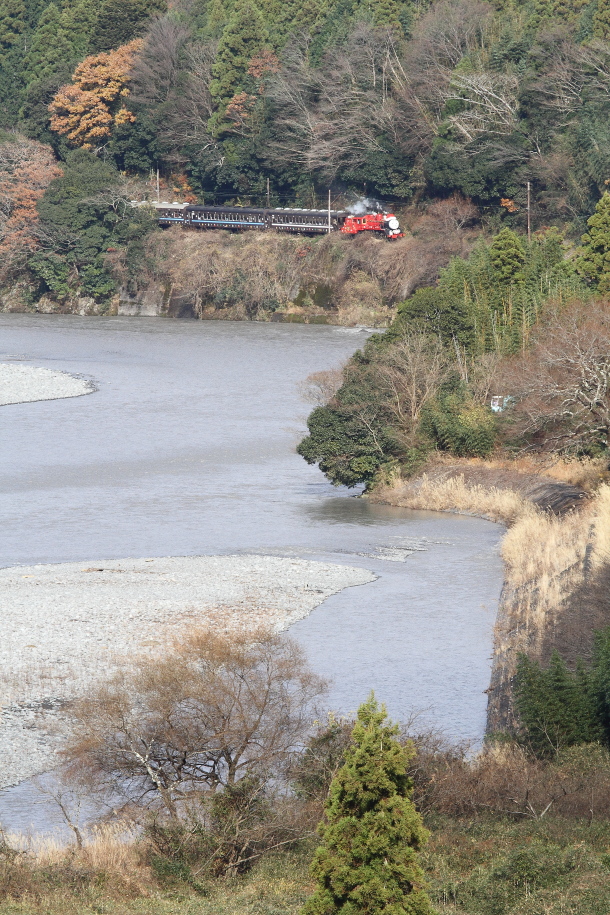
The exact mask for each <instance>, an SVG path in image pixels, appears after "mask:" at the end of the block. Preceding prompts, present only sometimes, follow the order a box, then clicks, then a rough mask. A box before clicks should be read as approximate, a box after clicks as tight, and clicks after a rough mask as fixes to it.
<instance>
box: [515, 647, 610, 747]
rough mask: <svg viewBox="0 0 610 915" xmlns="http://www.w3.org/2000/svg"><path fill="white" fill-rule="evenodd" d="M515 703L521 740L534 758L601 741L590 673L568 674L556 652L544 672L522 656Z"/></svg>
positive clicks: (581, 671) (516, 682)
mask: <svg viewBox="0 0 610 915" xmlns="http://www.w3.org/2000/svg"><path fill="white" fill-rule="evenodd" d="M515 700H516V707H517V711H518V713H519V717H520V720H521V726H522V730H523V736H524V737H525V739H526V741H527V743H528V745H529V746H530V748H531V749H532V750H533V752H534V753H535V754H536V756H540V757H552V756H553V755H554V754H555V753H556V752H557V751H558V750H560V749H561V748H562V747H568V746H573V745H574V744H579V743H592V742H595V741H597V740H600V739H601V737H602V733H601V729H600V723H599V718H598V715H597V711H596V706H595V689H594V683H593V682H592V678H591V676H590V673H589V672H588V671H587V670H586V669H585V668H584V667H583V666H582V665H581V666H579V668H578V670H577V671H576V673H574V674H573V673H571V672H570V671H569V670H568V668H567V666H566V664H565V662H564V661H563V660H562V658H561V657H560V656H559V655H558V654H557V652H553V655H552V656H551V660H550V662H549V666H548V667H547V668H542V667H541V666H540V664H538V663H537V662H536V661H533V660H531V659H530V658H528V657H527V656H526V655H521V657H520V658H519V662H518V665H517V674H516V677H515Z"/></svg>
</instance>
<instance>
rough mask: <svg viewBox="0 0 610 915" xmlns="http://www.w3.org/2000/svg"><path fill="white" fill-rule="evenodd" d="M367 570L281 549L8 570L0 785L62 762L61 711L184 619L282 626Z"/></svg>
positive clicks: (368, 576)
mask: <svg viewBox="0 0 610 915" xmlns="http://www.w3.org/2000/svg"><path fill="white" fill-rule="evenodd" d="M374 580H375V576H374V575H373V574H372V573H371V572H369V571H367V570H366V569H361V568H353V567H349V566H341V565H331V564H327V563H321V562H310V561H305V560H300V559H285V558H280V557H275V556H248V555H245V556H191V557H171V558H156V559H125V560H113V561H107V562H100V561H95V562H81V563H62V564H60V565H41V566H31V567H25V566H22V567H18V568H11V569H2V570H0V606H1V607H2V639H1V640H0V671H1V675H0V683H1V687H2V697H1V705H2V719H1V721H2V724H1V727H0V752H1V753H2V759H3V765H2V771H1V772H0V787H3V786H6V785H10V784H15V783H17V782H18V781H21V780H22V779H24V778H28V777H29V776H31V775H34V774H35V773H38V772H42V771H44V770H45V769H48V768H50V767H52V766H53V765H54V764H55V763H56V761H57V760H56V756H55V753H56V749H57V747H58V745H59V743H60V741H61V737H62V734H63V732H64V730H65V721H64V714H63V711H62V709H63V708H64V707H65V705H66V703H69V701H70V699H71V698H73V697H74V696H76V695H79V694H83V693H84V692H85V691H86V690H87V689H88V688H89V687H90V686H91V685H92V684H93V683H94V682H96V681H98V680H100V679H103V678H105V677H107V676H109V675H110V674H112V672H113V671H114V670H115V669H116V668H117V666H119V665H123V664H125V661H126V660H127V661H136V662H137V657H138V656H139V655H140V654H141V653H142V652H155V651H157V650H161V649H162V648H163V646H164V645H165V644H166V643H167V642H168V640H171V639H172V638H174V637H177V636H179V635H180V633H181V632H183V631H184V630H185V628H188V627H192V626H206V625H207V626H213V627H214V628H217V629H222V630H231V629H233V630H234V629H239V630H242V631H243V630H244V629H245V630H254V629H256V628H259V627H261V626H265V627H270V628H272V629H273V630H275V631H279V630H282V629H286V628H287V627H288V626H289V625H290V624H291V623H293V622H295V621H296V620H298V619H302V618H303V617H305V616H307V614H309V613H310V612H311V611H312V610H313V609H314V608H315V607H317V606H318V605H319V604H321V603H322V602H323V601H324V600H326V598H327V597H329V596H330V595H331V594H335V593H337V592H338V591H341V590H342V589H343V588H348V587H353V586H355V585H362V584H366V583H368V582H371V581H374Z"/></svg>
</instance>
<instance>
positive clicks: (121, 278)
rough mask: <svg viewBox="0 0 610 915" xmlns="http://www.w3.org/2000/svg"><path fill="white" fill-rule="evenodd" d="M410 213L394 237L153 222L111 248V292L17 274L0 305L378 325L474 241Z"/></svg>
mask: <svg viewBox="0 0 610 915" xmlns="http://www.w3.org/2000/svg"><path fill="white" fill-rule="evenodd" d="M410 222H411V227H412V232H407V235H406V237H405V238H402V239H400V240H398V241H394V242H388V241H386V240H385V239H383V238H377V237H375V236H372V235H363V236H360V237H357V238H349V237H347V236H343V235H340V234H338V233H333V234H331V235H324V236H321V237H314V238H310V237H308V236H302V235H280V234H276V233H271V232H263V233H261V232H248V233H244V234H232V233H230V232H225V231H210V232H195V231H185V230H183V229H181V228H178V227H175V228H171V229H167V230H165V231H154V232H152V233H151V234H150V235H149V236H148V237H147V238H146V239H145V242H144V246H143V251H142V253H141V256H140V257H139V259H138V261H137V263H129V264H127V262H126V261H125V258H124V256H123V254H122V253H120V252H110V253H109V254H108V265H109V266H110V267H111V268H112V272H113V274H114V276H115V278H116V281H117V285H118V288H119V291H118V292H117V293H116V294H115V295H114V296H113V297H112V298H110V299H107V300H105V301H96V300H95V299H94V298H92V297H91V296H89V295H87V294H85V293H83V292H82V290H81V291H79V290H78V289H77V288H75V289H74V290H73V291H72V292H71V293H70V294H69V295H67V296H65V297H64V298H61V299H57V298H56V297H54V296H53V295H52V294H51V293H48V292H47V293H41V291H40V290H39V289H38V288H37V287H36V285H35V284H34V283H33V282H28V281H27V279H21V280H20V281H19V282H18V283H15V284H13V285H12V286H11V287H10V288H7V289H4V290H3V289H0V311H2V312H32V313H62V314H81V315H103V314H111V315H116V314H123V315H133V316H138V315H141V316H147V317H161V316H166V317H175V318H189V317H190V318H203V319H206V318H208V319H209V318H213V319H224V320H232V321H243V320H255V321H269V320H280V321H297V322H303V323H327V324H342V325H352V326H353V325H357V324H367V325H370V326H374V327H384V326H386V325H387V324H388V323H389V322H390V321H391V319H392V316H393V314H394V307H395V305H396V303H398V302H400V301H402V300H404V299H405V298H406V297H407V296H408V295H410V294H411V292H413V291H414V290H415V289H416V288H418V287H419V286H422V285H430V284H432V283H434V282H435V281H436V279H437V277H438V275H439V270H440V269H441V268H442V267H443V266H445V265H446V264H447V263H448V262H449V260H450V258H451V257H453V256H454V255H465V254H467V253H468V251H469V250H470V249H471V247H472V244H473V242H474V237H475V236H474V233H473V231H472V230H465V229H463V228H460V227H457V226H455V225H449V226H446V225H445V224H444V223H443V224H442V225H441V224H440V222H439V219H438V218H435V217H433V216H431V215H422V214H418V215H417V216H413V217H412V219H411V220H410ZM441 222H442V220H441Z"/></svg>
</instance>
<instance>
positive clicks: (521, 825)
mask: <svg viewBox="0 0 610 915" xmlns="http://www.w3.org/2000/svg"><path fill="white" fill-rule="evenodd" d="M427 825H428V826H429V827H430V828H431V829H432V838H431V840H430V843H429V845H428V848H427V851H426V853H425V855H424V859H423V863H424V865H425V868H426V871H427V875H428V880H429V883H430V890H431V898H432V901H433V904H434V906H435V908H436V910H437V911H438V912H439V913H446V915H450V913H456V915H457V913H467V915H542V913H544V915H606V913H607V912H608V911H609V910H610V823H608V822H605V823H603V822H601V823H597V822H594V823H593V824H588V823H587V822H586V820H581V821H573V820H567V819H559V818H555V819H552V818H551V819H548V818H544V819H540V820H534V819H527V818H523V819H521V820H520V821H516V820H514V819H511V818H508V817H505V818H497V817H495V818H494V817H475V818H472V819H452V818H448V817H442V816H437V817H433V818H430V819H429V822H428V824H427ZM311 852H312V846H311V845H307V844H306V845H302V846H301V847H300V848H299V849H297V850H294V851H291V852H287V853H283V854H276V855H270V856H268V857H267V858H265V859H264V860H263V861H261V863H260V864H259V865H257V866H256V867H255V868H254V869H253V870H252V871H251V872H250V873H249V874H248V875H246V876H245V877H241V878H233V879H222V880H217V881H211V882H205V881H204V882H201V883H199V882H198V881H197V880H196V879H195V878H192V877H188V878H187V877H186V875H185V873H184V871H183V872H182V873H180V869H179V868H176V869H175V870H174V872H173V873H172V871H171V868H165V869H164V868H163V867H162V866H161V865H160V864H159V862H157V863H156V864H154V863H153V865H152V866H151V864H150V863H144V862H145V861H146V858H147V851H146V848H145V847H144V846H143V845H139V844H137V843H136V844H132V843H125V842H123V841H121V840H120V839H119V838H118V836H117V835H116V834H113V833H111V832H108V831H106V833H104V832H103V831H102V832H100V833H98V836H97V837H94V839H93V841H92V843H91V845H90V846H88V847H86V848H84V849H82V850H81V851H78V850H71V851H70V852H69V853H66V852H65V851H62V850H60V849H58V848H57V847H53V846H52V845H51V846H47V847H46V848H40V849H39V850H38V851H37V852H32V853H30V854H29V855H22V856H20V857H18V858H17V859H14V860H13V861H12V863H8V864H7V861H6V858H5V857H4V856H2V857H0V861H1V862H2V863H1V864H0V874H1V878H0V887H2V888H3V890H4V891H3V897H4V899H3V901H2V902H0V913H1V915H34V913H36V915H38V913H45V915H77V913H78V915H89V913H105V915H144V913H146V915H178V913H179V915H297V913H298V912H299V910H300V907H301V906H302V904H303V902H304V900H305V899H306V898H307V896H308V894H309V893H310V892H311V890H312V884H311V881H310V878H309V876H308V866H309V861H310V858H311ZM10 871H12V877H11V878H10V879H11V885H10V887H8V886H7V876H8V873H9V872H10ZM7 891H8V895H9V896H10V897H12V898H7Z"/></svg>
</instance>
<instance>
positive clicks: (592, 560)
mask: <svg viewBox="0 0 610 915" xmlns="http://www.w3.org/2000/svg"><path fill="white" fill-rule="evenodd" d="M558 463H559V464H560V462H558ZM600 468H601V465H600V464H599V462H598V463H596V462H593V461H592V462H590V463H589V465H588V466H587V465H581V467H579V466H578V465H576V464H574V465H572V467H570V465H565V464H563V465H561V466H559V467H558V470H557V472H556V475H555V476H553V475H551V474H550V473H549V468H548V467H546V468H545V467H541V468H539V469H537V468H536V467H535V465H532V463H531V462H524V466H519V465H518V464H516V463H515V464H513V466H512V467H511V464H510V462H508V461H496V462H493V461H488V462H485V461H481V460H466V459H464V460H461V461H460V460H450V459H443V458H439V459H438V460H437V461H433V462H431V464H430V465H429V466H428V467H427V468H426V469H425V470H424V471H423V472H421V473H420V474H418V475H417V476H416V477H414V478H412V479H409V480H404V481H403V480H394V481H392V482H390V483H386V484H382V485H380V486H378V487H377V488H375V489H373V490H372V491H371V492H370V493H369V494H368V496H367V497H368V498H369V499H371V500H372V501H373V502H380V503H385V504H388V505H395V506H401V507H407V508H412V509H422V508H426V509H427V510H432V511H447V512H451V513H458V514H467V515H474V516H476V517H481V518H486V519H488V520H491V521H494V522H496V523H499V524H503V525H504V526H505V528H506V529H507V533H506V534H505V535H504V538H503V541H502V548H501V553H502V556H503V559H504V582H503V587H502V593H501V596H500V599H499V602H498V609H497V614H496V623H495V627H494V647H493V653H492V670H491V678H490V684H489V688H488V689H487V696H488V703H487V725H486V734H487V735H492V734H494V733H498V732H506V731H513V730H514V729H515V728H516V727H517V719H516V713H515V709H514V704H513V678H514V674H515V669H516V662H517V657H518V655H519V653H520V652H524V653H526V654H528V655H529V656H530V657H532V658H534V659H536V660H538V661H540V662H541V663H547V662H548V660H549V657H550V655H551V653H552V651H553V650H558V651H559V652H560V653H561V654H562V656H563V657H565V658H567V660H568V661H569V662H572V663H575V662H576V660H578V659H579V658H585V659H586V658H587V656H588V654H589V653H590V651H591V645H592V641H593V631H594V628H600V627H601V626H602V625H604V624H605V625H607V621H605V620H602V619H598V620H592V619H590V618H588V617H587V614H586V613H585V612H583V613H582V619H579V618H578V616H579V614H578V612H576V614H575V612H574V607H573V606H572V605H570V604H569V598H570V596H571V595H572V594H573V593H574V592H575V591H576V590H577V589H578V588H579V587H582V586H583V584H584V583H585V582H586V581H587V580H588V577H589V576H590V574H591V570H592V568H593V567H595V565H596V564H599V563H601V562H602V561H603V557H605V556H607V544H606V542H605V541H606V539H607V537H606V533H605V532H606V530H607V527H608V523H609V521H610V516H609V506H610V487H608V486H607V485H605V484H604V482H603V481H604V479H605V476H606V474H605V473H604V472H600ZM545 470H546V473H545ZM551 473H552V468H551ZM561 476H564V477H566V476H568V477H569V476H572V479H573V480H574V482H569V481H568V480H566V479H565V478H564V479H561ZM600 483H601V485H600ZM598 487H599V488H598ZM596 490H597V492H596Z"/></svg>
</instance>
